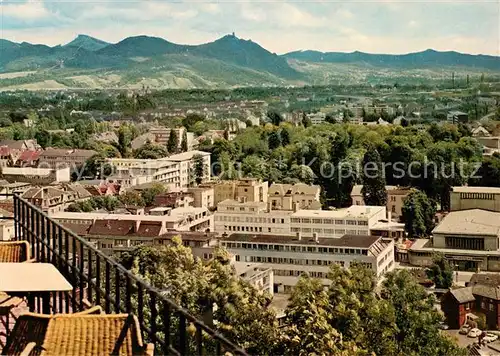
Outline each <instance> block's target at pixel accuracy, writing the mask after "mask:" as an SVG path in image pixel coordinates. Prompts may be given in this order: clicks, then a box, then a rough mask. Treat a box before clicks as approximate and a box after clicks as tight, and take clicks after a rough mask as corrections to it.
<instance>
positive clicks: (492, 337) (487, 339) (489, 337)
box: [483, 333, 498, 343]
mask: <svg viewBox="0 0 500 356" xmlns="http://www.w3.org/2000/svg"><path fill="white" fill-rule="evenodd" d="M496 340H498V336H497V335H495V334H492V333H486V336H485V337H484V338H483V341H484V342H488V343H489V342H493V341H496Z"/></svg>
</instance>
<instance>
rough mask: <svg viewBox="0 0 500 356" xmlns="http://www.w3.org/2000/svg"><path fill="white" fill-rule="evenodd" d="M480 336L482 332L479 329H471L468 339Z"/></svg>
mask: <svg viewBox="0 0 500 356" xmlns="http://www.w3.org/2000/svg"><path fill="white" fill-rule="evenodd" d="M479 335H481V330H479V329H478V328H473V329H470V331H469V333H468V334H467V336H468V337H478V336H479Z"/></svg>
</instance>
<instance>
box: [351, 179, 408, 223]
mask: <svg viewBox="0 0 500 356" xmlns="http://www.w3.org/2000/svg"><path fill="white" fill-rule="evenodd" d="M362 189H363V185H361V184H357V185H355V186H353V187H352V190H351V199H352V204H353V205H365V201H364V198H363V193H362V192H361V191H362ZM385 190H386V192H387V205H386V206H387V211H388V212H390V213H391V216H392V217H393V218H395V219H399V218H400V217H401V215H403V212H402V210H403V205H404V202H405V200H406V197H407V196H408V194H410V193H411V188H409V187H398V186H394V185H386V186H385Z"/></svg>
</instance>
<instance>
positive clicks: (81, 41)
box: [61, 34, 111, 51]
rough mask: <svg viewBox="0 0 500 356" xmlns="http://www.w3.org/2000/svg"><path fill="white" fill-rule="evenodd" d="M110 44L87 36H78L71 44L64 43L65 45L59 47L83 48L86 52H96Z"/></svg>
mask: <svg viewBox="0 0 500 356" xmlns="http://www.w3.org/2000/svg"><path fill="white" fill-rule="evenodd" d="M110 44H111V43H109V42H106V41H103V40H100V39H98V38H95V37H92V36H89V35H85V34H79V35H78V36H76V38H75V39H73V40H72V41H71V42H69V43H66V44H65V45H61V47H77V48H84V49H86V50H88V51H97V50H99V49H102V48H104V47H106V46H108V45H110Z"/></svg>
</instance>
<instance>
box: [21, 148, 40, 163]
mask: <svg viewBox="0 0 500 356" xmlns="http://www.w3.org/2000/svg"><path fill="white" fill-rule="evenodd" d="M41 153H42V151H24V152H23V153H21V155H20V156H19V158H18V160H19V161H23V162H33V161H36V160H37V159H38V157H40V154H41Z"/></svg>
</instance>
